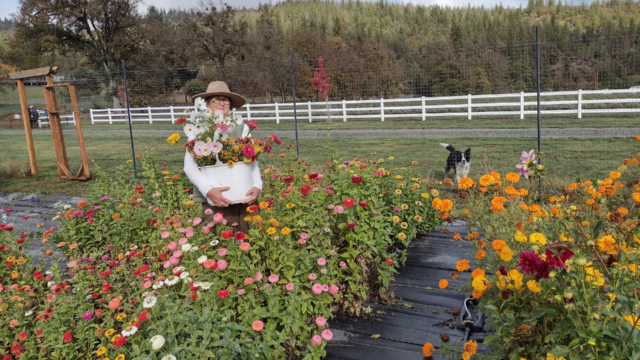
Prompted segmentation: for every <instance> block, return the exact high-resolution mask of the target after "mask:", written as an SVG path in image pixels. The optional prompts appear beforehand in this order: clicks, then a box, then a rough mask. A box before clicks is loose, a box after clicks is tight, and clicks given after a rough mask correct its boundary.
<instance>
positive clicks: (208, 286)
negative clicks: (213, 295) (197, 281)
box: [200, 282, 211, 290]
mask: <svg viewBox="0 0 640 360" xmlns="http://www.w3.org/2000/svg"><path fill="white" fill-rule="evenodd" d="M200 288H202V290H209V289H211V283H210V282H204V283H202V286H200Z"/></svg>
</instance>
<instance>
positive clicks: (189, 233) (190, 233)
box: [185, 229, 195, 238]
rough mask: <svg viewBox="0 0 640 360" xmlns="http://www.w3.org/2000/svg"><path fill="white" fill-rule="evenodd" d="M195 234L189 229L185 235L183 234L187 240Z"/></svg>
mask: <svg viewBox="0 0 640 360" xmlns="http://www.w3.org/2000/svg"><path fill="white" fill-rule="evenodd" d="M194 234H195V233H194V232H193V230H191V229H189V230H187V233H186V234H185V235H186V236H187V237H188V238H190V237H192V236H193V235H194Z"/></svg>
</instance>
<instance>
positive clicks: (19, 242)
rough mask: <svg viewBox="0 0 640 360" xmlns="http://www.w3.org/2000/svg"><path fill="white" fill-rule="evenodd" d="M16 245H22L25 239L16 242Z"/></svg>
mask: <svg viewBox="0 0 640 360" xmlns="http://www.w3.org/2000/svg"><path fill="white" fill-rule="evenodd" d="M16 243H17V244H22V243H24V239H23V238H20V239H18V240H16Z"/></svg>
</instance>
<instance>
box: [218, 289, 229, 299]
mask: <svg viewBox="0 0 640 360" xmlns="http://www.w3.org/2000/svg"><path fill="white" fill-rule="evenodd" d="M218 296H220V297H221V298H223V299H224V298H226V297H227V296H229V290H227V289H224V290H220V291H218Z"/></svg>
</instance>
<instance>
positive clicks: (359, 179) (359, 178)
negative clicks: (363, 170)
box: [351, 175, 362, 184]
mask: <svg viewBox="0 0 640 360" xmlns="http://www.w3.org/2000/svg"><path fill="white" fill-rule="evenodd" d="M351 182H352V183H354V184H360V183H361V182H362V176H360V175H353V176H351Z"/></svg>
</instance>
